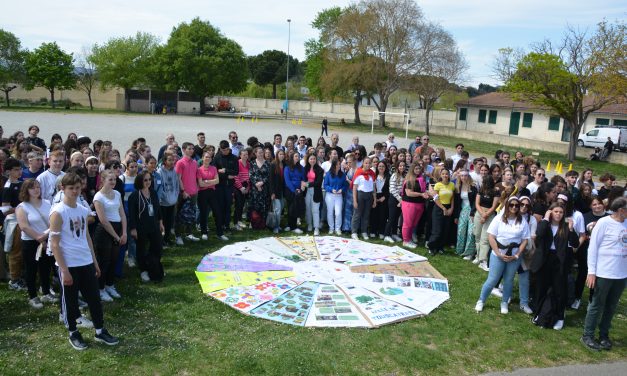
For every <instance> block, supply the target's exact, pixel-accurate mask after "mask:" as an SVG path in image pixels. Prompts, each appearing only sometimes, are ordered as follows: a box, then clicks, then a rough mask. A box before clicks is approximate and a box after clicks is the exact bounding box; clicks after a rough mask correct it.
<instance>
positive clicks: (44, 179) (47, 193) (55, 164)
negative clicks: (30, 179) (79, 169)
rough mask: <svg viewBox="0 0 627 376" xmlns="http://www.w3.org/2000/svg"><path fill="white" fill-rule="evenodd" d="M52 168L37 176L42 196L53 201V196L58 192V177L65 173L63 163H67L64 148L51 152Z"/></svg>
mask: <svg viewBox="0 0 627 376" xmlns="http://www.w3.org/2000/svg"><path fill="white" fill-rule="evenodd" d="M49 163H50V168H48V169H47V170H46V171H44V172H43V173H42V174H41V175H39V176H38V177H37V181H38V182H39V184H40V186H41V198H42V200H47V201H50V202H52V197H53V196H54V194H55V193H56V184H57V179H58V178H59V177H62V176H63V175H65V172H63V171H61V170H63V165H65V153H64V152H63V151H62V150H56V151H53V152H52V154H50V159H49Z"/></svg>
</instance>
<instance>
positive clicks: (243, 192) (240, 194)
mask: <svg viewBox="0 0 627 376" xmlns="http://www.w3.org/2000/svg"><path fill="white" fill-rule="evenodd" d="M250 152H252V150H251V149H250V148H246V149H242V150H240V151H239V162H238V165H237V166H238V170H237V175H236V176H235V181H234V182H233V187H234V188H235V189H234V190H233V193H234V197H235V210H233V225H234V227H235V230H237V231H242V230H243V229H245V228H246V225H245V224H244V222H242V214H243V213H244V206H245V204H246V201H247V200H248V196H249V194H250V162H249V160H248V157H249V154H250Z"/></svg>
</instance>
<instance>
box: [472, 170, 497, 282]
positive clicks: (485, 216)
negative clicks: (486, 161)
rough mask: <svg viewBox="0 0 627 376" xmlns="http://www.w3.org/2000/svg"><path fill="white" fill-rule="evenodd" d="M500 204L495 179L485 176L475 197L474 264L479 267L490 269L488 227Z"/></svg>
mask: <svg viewBox="0 0 627 376" xmlns="http://www.w3.org/2000/svg"><path fill="white" fill-rule="evenodd" d="M498 205H499V195H498V193H497V192H496V190H495V188H494V179H493V178H492V177H491V176H489V175H488V176H485V177H484V178H483V182H482V183H481V188H480V189H479V192H478V193H477V197H476V198H475V210H476V212H475V217H474V229H473V230H474V231H475V244H476V246H475V249H476V251H477V257H476V258H475V259H474V260H473V262H472V263H473V264H475V265H479V268H481V269H483V270H485V271H486V272H487V271H488V270H489V269H488V252H489V251H490V244H489V242H488V228H489V227H490V224H491V223H492V220H493V219H494V216H495V212H496V208H497V206H498Z"/></svg>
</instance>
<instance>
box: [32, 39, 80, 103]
mask: <svg viewBox="0 0 627 376" xmlns="http://www.w3.org/2000/svg"><path fill="white" fill-rule="evenodd" d="M72 60H73V57H72V54H68V53H65V52H64V51H63V50H61V49H60V48H59V46H58V45H57V43H56V42H52V43H42V45H41V46H39V47H38V48H37V49H35V50H34V51H33V52H31V53H29V54H28V55H27V56H26V73H27V74H28V81H27V82H26V89H29V90H31V89H33V88H34V87H35V86H43V87H45V88H46V89H47V90H48V91H49V92H50V102H51V103H52V108H55V107H56V106H55V99H54V93H55V91H56V90H67V89H72V88H74V86H75V84H76V80H75V77H74V64H73V63H72Z"/></svg>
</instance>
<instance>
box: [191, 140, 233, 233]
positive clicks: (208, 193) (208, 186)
mask: <svg viewBox="0 0 627 376" xmlns="http://www.w3.org/2000/svg"><path fill="white" fill-rule="evenodd" d="M212 162H213V153H211V152H210V151H205V152H203V153H202V165H201V166H200V167H198V172H197V173H196V179H198V209H199V212H200V213H199V216H200V218H199V222H200V233H201V234H202V235H201V239H202V240H208V239H209V237H208V233H209V230H208V228H207V218H208V216H209V208H211V211H212V212H213V219H214V221H215V225H216V236H217V237H218V239H220V240H223V241H227V240H229V238H227V237H226V236H224V223H222V221H223V220H224V219H223V218H222V212H221V211H220V210H219V204H218V195H217V194H216V185H217V184H218V183H219V182H220V178H219V177H218V170H217V169H216V166H213V165H211V163H212Z"/></svg>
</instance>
